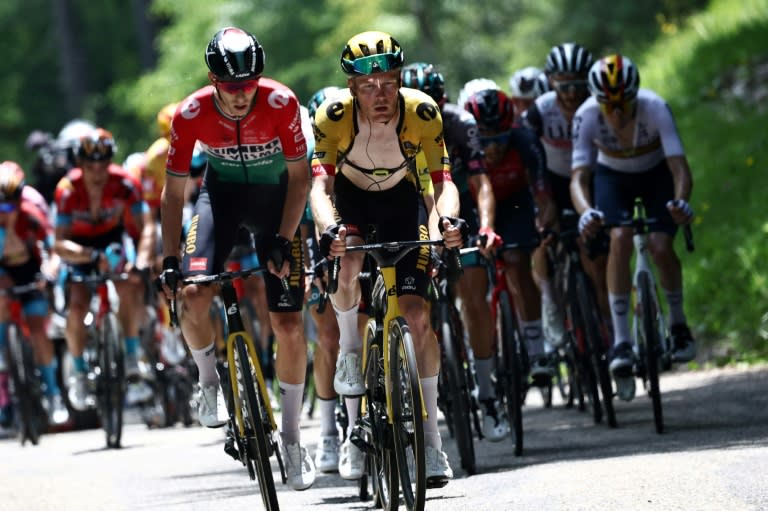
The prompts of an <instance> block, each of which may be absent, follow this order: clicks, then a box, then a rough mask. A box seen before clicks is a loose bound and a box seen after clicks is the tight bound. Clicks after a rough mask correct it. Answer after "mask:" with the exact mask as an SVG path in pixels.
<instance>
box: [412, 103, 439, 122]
mask: <svg viewBox="0 0 768 511" xmlns="http://www.w3.org/2000/svg"><path fill="white" fill-rule="evenodd" d="M416 115H418V116H419V117H420V118H422V119H424V120H425V121H427V122H429V121H432V120H434V119H436V118H437V108H435V105H432V104H430V103H426V102H425V103H419V106H417V107H416Z"/></svg>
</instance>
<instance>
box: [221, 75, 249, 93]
mask: <svg viewBox="0 0 768 511" xmlns="http://www.w3.org/2000/svg"><path fill="white" fill-rule="evenodd" d="M216 83H217V84H218V86H219V88H220V89H221V90H223V91H224V92H226V93H227V94H237V93H238V92H240V91H243V92H244V93H245V94H248V93H250V92H253V91H254V90H255V89H256V87H258V86H259V80H258V78H257V79H255V80H243V81H242V82H218V81H217V82H216Z"/></svg>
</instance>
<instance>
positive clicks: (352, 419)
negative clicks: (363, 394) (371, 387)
mask: <svg viewBox="0 0 768 511" xmlns="http://www.w3.org/2000/svg"><path fill="white" fill-rule="evenodd" d="M344 404H345V405H346V406H347V417H348V418H349V425H348V426H347V438H349V435H351V434H352V428H354V427H355V423H357V418H358V417H359V415H360V414H359V413H358V409H359V408H360V398H359V397H345V398H344Z"/></svg>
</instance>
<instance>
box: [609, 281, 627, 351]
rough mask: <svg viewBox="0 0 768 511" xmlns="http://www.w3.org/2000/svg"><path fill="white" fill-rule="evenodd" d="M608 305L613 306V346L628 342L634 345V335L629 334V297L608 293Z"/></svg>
mask: <svg viewBox="0 0 768 511" xmlns="http://www.w3.org/2000/svg"><path fill="white" fill-rule="evenodd" d="M608 303H609V304H610V305H611V319H613V345H614V346H618V345H619V344H621V343H623V342H626V343H630V344H631V343H632V335H631V334H630V332H629V295H628V294H627V295H615V294H613V293H608Z"/></svg>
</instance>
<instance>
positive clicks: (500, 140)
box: [477, 131, 511, 147]
mask: <svg viewBox="0 0 768 511" xmlns="http://www.w3.org/2000/svg"><path fill="white" fill-rule="evenodd" d="M477 138H478V139H479V140H480V145H481V146H483V147H488V146H489V145H492V144H498V145H505V144H506V143H507V142H509V139H510V138H511V135H510V133H509V132H508V131H505V132H504V133H499V134H498V135H480V136H479V137H477Z"/></svg>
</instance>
